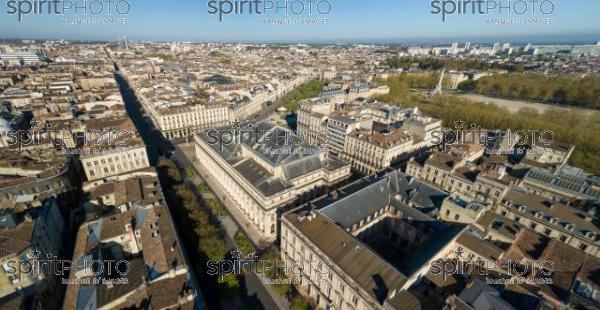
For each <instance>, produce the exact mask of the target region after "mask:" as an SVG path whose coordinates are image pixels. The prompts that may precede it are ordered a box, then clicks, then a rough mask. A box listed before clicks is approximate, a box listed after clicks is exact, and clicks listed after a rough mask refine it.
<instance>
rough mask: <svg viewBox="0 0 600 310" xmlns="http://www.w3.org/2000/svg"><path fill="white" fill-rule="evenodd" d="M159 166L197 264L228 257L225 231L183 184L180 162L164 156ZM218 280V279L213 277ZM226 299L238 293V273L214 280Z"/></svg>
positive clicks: (176, 215) (177, 221) (181, 228)
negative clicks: (177, 162) (178, 165)
mask: <svg viewBox="0 0 600 310" xmlns="http://www.w3.org/2000/svg"><path fill="white" fill-rule="evenodd" d="M158 169H159V171H160V173H161V175H162V176H163V178H162V181H164V182H165V183H166V184H165V185H167V188H168V189H169V191H168V192H167V198H168V199H169V200H170V205H171V206H172V207H173V208H174V210H172V212H173V215H174V220H175V222H176V225H177V227H178V229H179V231H181V232H185V233H182V234H181V238H182V242H183V243H184V244H185V248H186V250H187V251H188V255H189V256H190V258H191V261H192V262H199V264H198V265H197V266H196V267H200V268H202V266H206V263H207V262H208V261H209V260H212V261H222V260H224V259H225V255H226V247H225V240H224V238H223V231H222V230H221V228H220V226H219V225H218V224H217V223H215V221H214V220H213V218H212V217H211V214H210V212H208V210H206V209H205V208H203V207H202V206H201V205H200V203H199V201H198V198H197V197H196V194H194V192H193V191H192V190H191V189H190V188H188V186H187V185H185V184H183V178H182V175H181V172H180V171H179V168H178V167H177V165H176V164H175V163H174V162H173V161H170V160H167V159H161V160H160V162H159V163H158ZM214 281H215V282H216V278H215V279H214ZM212 286H216V287H217V288H218V291H219V295H220V296H221V297H223V298H227V297H231V296H233V295H235V294H236V293H237V291H238V289H239V282H238V280H237V278H236V276H235V275H225V276H224V278H223V281H222V282H219V283H213V284H212Z"/></svg>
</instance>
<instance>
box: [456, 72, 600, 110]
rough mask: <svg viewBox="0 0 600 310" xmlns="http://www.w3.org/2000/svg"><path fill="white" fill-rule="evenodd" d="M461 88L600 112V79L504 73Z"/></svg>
mask: <svg viewBox="0 0 600 310" xmlns="http://www.w3.org/2000/svg"><path fill="white" fill-rule="evenodd" d="M459 89H461V90H464V91H470V92H475V93H478V94H482V95H491V96H500V97H509V98H517V99H524V100H534V101H541V102H546V103H556V104H561V105H570V106H578V107H585V108H593V109H600V77H598V76H587V77H575V76H546V75H543V74H516V73H515V74H500V75H492V76H486V77H483V78H481V79H479V80H477V81H468V82H464V83H461V84H460V85H459Z"/></svg>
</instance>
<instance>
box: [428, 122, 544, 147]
mask: <svg viewBox="0 0 600 310" xmlns="http://www.w3.org/2000/svg"><path fill="white" fill-rule="evenodd" d="M431 135H432V143H433V144H434V145H437V146H441V147H442V148H444V150H446V151H447V150H448V149H449V148H450V147H452V146H453V145H461V144H479V145H481V146H483V147H485V148H486V151H487V152H488V153H493V154H499V155H500V154H504V155H510V154H513V155H521V152H523V148H524V147H528V148H530V151H529V152H532V151H535V152H542V153H546V152H552V151H551V150H550V148H549V147H550V146H552V145H553V144H554V142H555V133H554V131H552V130H547V129H544V130H536V129H528V130H525V129H516V130H513V129H510V128H509V129H506V130H500V129H494V130H490V129H485V128H482V127H481V126H480V125H478V124H477V123H472V124H470V125H468V124H467V123H466V122H465V121H463V120H457V121H455V122H454V126H453V127H452V128H444V129H441V130H435V131H434V132H432V134H431ZM490 146H492V147H490ZM502 146H507V147H508V148H506V149H502Z"/></svg>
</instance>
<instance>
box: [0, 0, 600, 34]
mask: <svg viewBox="0 0 600 310" xmlns="http://www.w3.org/2000/svg"><path fill="white" fill-rule="evenodd" d="M28 1H34V0H28ZM73 1H75V0H73ZM78 1H83V0H78ZM88 1H91V0H88ZM113 1H114V0H113ZM274 1H275V0H274ZM279 1H283V0H279ZM329 1H330V2H331V3H332V5H333V9H332V11H331V13H330V14H329V15H328V16H326V17H327V18H328V19H329V21H330V24H327V25H265V24H264V23H263V22H262V20H263V18H264V17H265V16H257V15H242V16H240V15H237V16H233V15H230V16H226V17H225V20H224V21H223V22H219V21H218V18H217V16H214V15H209V14H208V5H207V1H206V0H162V1H159V0H129V2H130V3H131V12H130V13H129V14H128V15H127V16H126V17H127V19H128V24H127V25H65V24H63V23H62V22H61V19H60V17H57V16H49V15H35V16H34V15H28V16H25V17H24V20H23V21H22V22H17V19H16V16H11V15H7V13H6V12H7V6H6V4H5V3H3V6H2V12H1V15H0V38H37V39H42V38H50V39H60V38H64V39H83V40H115V39H117V38H119V37H121V36H123V35H127V37H128V38H130V39H133V40H160V41H181V40H189V41H223V42H236V41H242V42H286V43H288V42H289V43H296V42H309V43H337V42H339V43H347V42H386V43H388V42H399V43H400V42H430V43H437V42H440V43H441V42H449V41H453V40H458V41H463V40H471V41H474V42H477V41H482V42H483V41H488V40H506V41H519V42H529V41H532V42H536V41H537V42H553V41H596V40H600V18H598V14H599V13H600V1H599V0H553V2H554V3H555V4H556V9H555V12H554V13H553V14H552V15H551V16H550V17H551V18H552V24H550V25H487V24H485V23H484V18H485V17H483V16H473V15H461V16H450V17H449V18H448V20H447V21H446V22H442V20H441V17H440V16H436V15H432V14H430V10H431V0H329ZM497 1H505V2H506V1H509V0H497ZM513 1H514V0H513ZM527 1H529V0H527ZM2 2H6V0H4V1H2ZM269 17H274V16H273V15H271V16H269Z"/></svg>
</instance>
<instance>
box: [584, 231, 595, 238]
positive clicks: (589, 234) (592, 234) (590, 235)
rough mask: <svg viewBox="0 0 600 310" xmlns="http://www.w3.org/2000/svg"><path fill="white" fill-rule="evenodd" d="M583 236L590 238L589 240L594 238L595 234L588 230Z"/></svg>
mask: <svg viewBox="0 0 600 310" xmlns="http://www.w3.org/2000/svg"><path fill="white" fill-rule="evenodd" d="M585 237H586V238H588V239H591V240H595V239H596V234H595V233H593V232H591V231H588V232H587V233H585Z"/></svg>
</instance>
